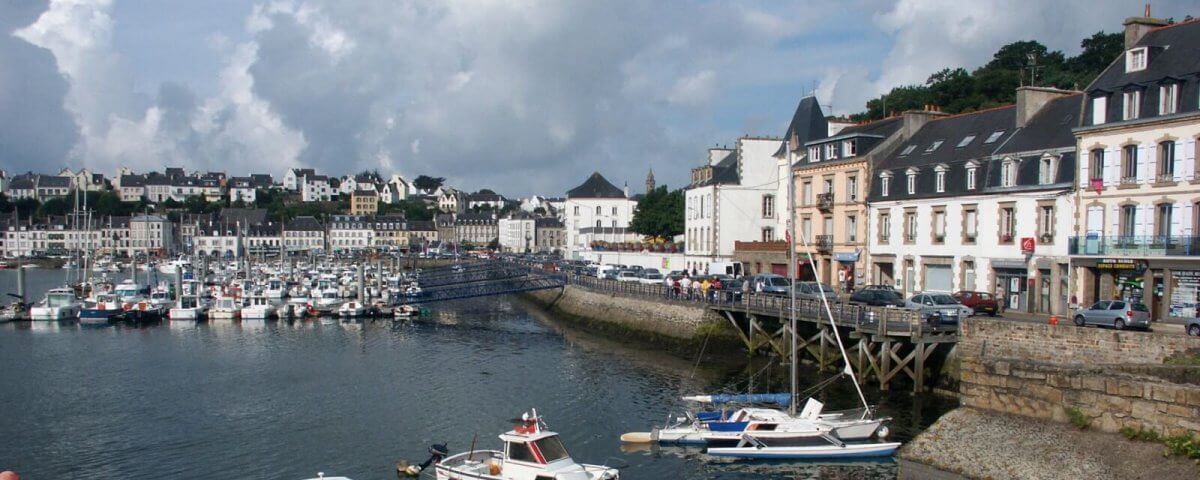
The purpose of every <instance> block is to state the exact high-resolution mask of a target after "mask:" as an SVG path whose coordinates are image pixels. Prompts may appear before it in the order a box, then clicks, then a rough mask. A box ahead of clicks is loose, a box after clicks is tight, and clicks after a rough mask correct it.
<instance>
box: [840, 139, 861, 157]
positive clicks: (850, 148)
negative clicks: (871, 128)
mask: <svg viewBox="0 0 1200 480" xmlns="http://www.w3.org/2000/svg"><path fill="white" fill-rule="evenodd" d="M842 153H844V154H845V155H846V156H847V157H853V156H855V155H858V142H856V141H854V140H845V141H843V142H842Z"/></svg>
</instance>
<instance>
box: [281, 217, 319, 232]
mask: <svg viewBox="0 0 1200 480" xmlns="http://www.w3.org/2000/svg"><path fill="white" fill-rule="evenodd" d="M285 228H286V229H287V230H296V231H309V232H313V231H316V232H320V231H324V230H325V227H323V226H321V222H319V221H317V219H316V217H309V216H303V217H296V218H293V219H292V220H291V221H290V222H287V227H285Z"/></svg>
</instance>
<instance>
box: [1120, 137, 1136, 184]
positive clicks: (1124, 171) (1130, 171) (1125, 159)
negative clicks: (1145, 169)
mask: <svg viewBox="0 0 1200 480" xmlns="http://www.w3.org/2000/svg"><path fill="white" fill-rule="evenodd" d="M1121 152H1122V155H1121V183H1135V182H1137V176H1138V174H1137V170H1138V168H1137V167H1138V165H1137V163H1138V146H1137V145H1126V146H1124V147H1122V148H1121Z"/></svg>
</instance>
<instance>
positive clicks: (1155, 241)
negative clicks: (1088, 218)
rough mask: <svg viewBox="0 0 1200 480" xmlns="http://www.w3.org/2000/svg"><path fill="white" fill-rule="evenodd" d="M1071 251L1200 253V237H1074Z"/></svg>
mask: <svg viewBox="0 0 1200 480" xmlns="http://www.w3.org/2000/svg"><path fill="white" fill-rule="evenodd" d="M1068 253H1069V254H1071V255H1083V256H1087V255H1096V256H1133V257H1195V256H1200V237H1191V236H1163V235H1137V236H1132V235H1113V236H1105V235H1097V236H1084V237H1071V241H1070V243H1069V244H1068Z"/></svg>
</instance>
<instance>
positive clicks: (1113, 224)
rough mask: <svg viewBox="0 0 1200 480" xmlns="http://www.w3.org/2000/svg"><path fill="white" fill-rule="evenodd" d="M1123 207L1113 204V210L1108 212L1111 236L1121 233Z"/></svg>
mask: <svg viewBox="0 0 1200 480" xmlns="http://www.w3.org/2000/svg"><path fill="white" fill-rule="evenodd" d="M1120 222H1121V207H1120V206H1118V205H1113V207H1112V211H1111V212H1109V214H1108V232H1109V233H1108V234H1109V236H1118V235H1121V234H1122V232H1121V223H1120Z"/></svg>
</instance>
